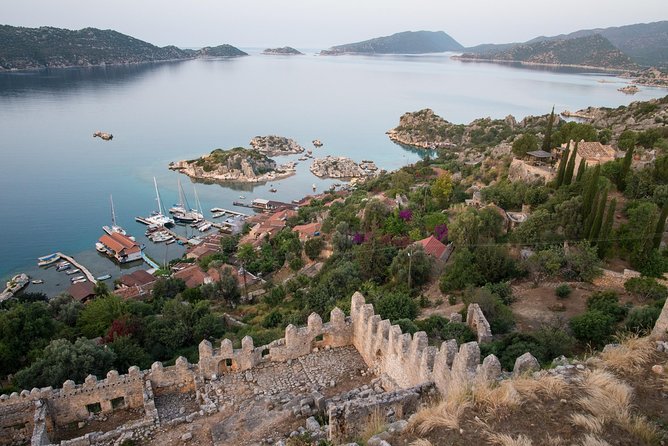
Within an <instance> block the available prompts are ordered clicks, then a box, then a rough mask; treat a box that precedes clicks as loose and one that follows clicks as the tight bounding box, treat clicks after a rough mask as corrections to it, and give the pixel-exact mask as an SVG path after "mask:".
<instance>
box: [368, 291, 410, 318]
mask: <svg viewBox="0 0 668 446" xmlns="http://www.w3.org/2000/svg"><path fill="white" fill-rule="evenodd" d="M375 307H376V311H377V312H378V314H380V315H381V317H382V318H383V319H389V320H391V321H397V320H399V319H415V317H416V316H417V314H418V306H417V303H416V302H415V301H414V300H413V299H412V298H411V297H410V296H409V295H408V294H405V293H402V292H400V291H395V292H391V293H388V294H386V295H384V296H382V297H381V298H380V299H378V300H377V301H376V305H375Z"/></svg>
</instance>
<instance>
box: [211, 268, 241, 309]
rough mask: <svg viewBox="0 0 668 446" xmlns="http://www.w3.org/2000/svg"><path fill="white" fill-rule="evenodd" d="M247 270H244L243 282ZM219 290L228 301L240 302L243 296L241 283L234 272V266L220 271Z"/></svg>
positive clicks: (231, 302)
mask: <svg viewBox="0 0 668 446" xmlns="http://www.w3.org/2000/svg"><path fill="white" fill-rule="evenodd" d="M245 275H246V272H245V271H243V270H242V272H241V280H242V282H243V280H244V276H245ZM217 285H218V290H219V291H220V295H221V297H222V298H223V299H225V301H227V303H229V304H235V303H237V302H239V298H241V291H240V290H239V284H238V283H237V279H236V277H234V275H233V274H232V268H230V267H229V266H228V267H226V268H223V269H222V271H221V272H220V280H219V281H218V284H217Z"/></svg>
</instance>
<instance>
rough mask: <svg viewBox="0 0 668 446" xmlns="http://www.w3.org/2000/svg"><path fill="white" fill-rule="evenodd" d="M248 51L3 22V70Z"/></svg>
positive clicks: (0, 60) (0, 56)
mask: <svg viewBox="0 0 668 446" xmlns="http://www.w3.org/2000/svg"><path fill="white" fill-rule="evenodd" d="M246 55H247V54H246V53H245V52H243V51H241V50H239V49H238V48H235V47H233V46H232V45H220V46H215V47H205V48H202V49H200V50H191V49H180V48H177V47H175V46H173V45H169V46H165V47H162V48H161V47H157V46H155V45H152V44H150V43H148V42H144V41H142V40H139V39H135V38H134V37H131V36H128V35H125V34H121V33H119V32H117V31H114V30H109V29H107V30H101V29H97V28H84V29H81V30H78V31H72V30H69V29H62V28H53V27H48V26H44V27H40V28H24V27H17V26H9V25H0V71H5V70H28V69H40V68H64V67H93V66H104V65H121V64H136V63H147V62H165V61H175V60H188V59H195V58H198V57H237V56H246Z"/></svg>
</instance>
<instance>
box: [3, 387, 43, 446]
mask: <svg viewBox="0 0 668 446" xmlns="http://www.w3.org/2000/svg"><path fill="white" fill-rule="evenodd" d="M26 394H28V392H27V391H24V392H22V394H21V395H19V394H18V393H16V392H14V393H12V395H11V397H8V396H7V395H2V398H1V399H0V445H10V444H24V443H26V442H28V441H30V437H31V436H32V431H33V418H34V413H35V407H34V403H33V400H32V399H30V398H28V397H27V396H26Z"/></svg>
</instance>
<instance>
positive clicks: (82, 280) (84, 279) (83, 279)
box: [72, 277, 88, 284]
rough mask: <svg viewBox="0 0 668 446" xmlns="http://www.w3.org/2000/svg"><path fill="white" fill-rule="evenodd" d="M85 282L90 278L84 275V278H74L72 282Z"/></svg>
mask: <svg viewBox="0 0 668 446" xmlns="http://www.w3.org/2000/svg"><path fill="white" fill-rule="evenodd" d="M83 282H88V279H86V278H85V277H84V278H82V279H77V280H73V281H72V284H76V283H83Z"/></svg>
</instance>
